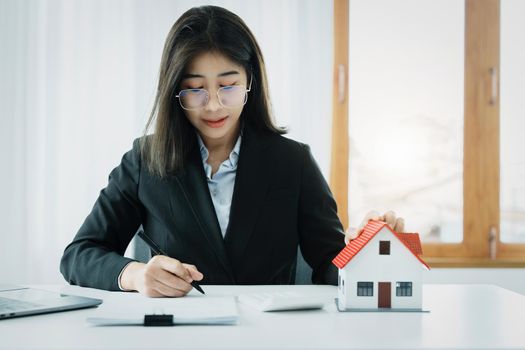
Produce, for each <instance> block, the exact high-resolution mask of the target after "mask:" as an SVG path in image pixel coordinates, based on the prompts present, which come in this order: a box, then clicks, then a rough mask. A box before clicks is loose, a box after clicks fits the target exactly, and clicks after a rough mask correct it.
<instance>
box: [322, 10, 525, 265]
mask: <svg viewBox="0 0 525 350" xmlns="http://www.w3.org/2000/svg"><path fill="white" fill-rule="evenodd" d="M349 10H350V8H349V0H334V67H333V69H334V74H333V77H334V78H333V98H332V101H333V118H332V152H331V154H332V159H331V169H330V170H331V171H330V186H331V188H332V191H333V192H334V196H335V199H336V202H337V204H338V207H339V211H338V212H339V217H340V219H341V222H342V223H343V225H344V227H348V164H349V145H348V139H349V138H348V102H349V101H348V96H347V95H348V94H347V93H346V91H347V89H348V79H347V77H348V50H349V45H350V43H349V33H348V30H349ZM499 71H500V0H484V1H478V0H465V72H464V74H465V91H464V99H465V103H464V105H465V110H464V146H463V148H464V159H463V203H464V205H463V240H462V241H461V242H460V243H424V242H423V243H422V246H423V253H424V255H423V259H425V261H426V262H427V263H428V264H429V265H430V266H431V267H525V244H524V243H504V242H501V241H500V238H499V230H500V227H499V226H500V205H499V199H500V198H499V196H500V182H499V181H500V159H499V158H500V156H499V154H500V153H499V152H500V129H499V118H500V115H499V112H500V109H499V107H500V105H499V103H500V101H499V96H497V95H496V98H495V99H494V98H493V97H492V86H493V79H494V77H493V75H494V72H495V73H496V74H495V79H497V80H496V91H499V77H498V72H499ZM393 209H395V208H393ZM491 242H493V243H492V244H491ZM494 242H495V243H494Z"/></svg>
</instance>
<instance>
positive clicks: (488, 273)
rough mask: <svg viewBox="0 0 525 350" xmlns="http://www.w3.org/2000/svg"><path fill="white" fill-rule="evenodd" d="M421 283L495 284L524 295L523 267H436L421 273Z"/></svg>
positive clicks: (524, 273)
mask: <svg viewBox="0 0 525 350" xmlns="http://www.w3.org/2000/svg"><path fill="white" fill-rule="evenodd" d="M423 284H495V285H498V286H500V287H503V288H506V289H509V290H512V291H515V292H517V293H521V294H523V295H525V269H524V268H490V269H489V268H450V269H449V268H436V269H431V270H430V271H428V272H425V273H424V274H423Z"/></svg>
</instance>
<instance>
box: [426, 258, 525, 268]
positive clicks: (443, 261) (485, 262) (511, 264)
mask: <svg viewBox="0 0 525 350" xmlns="http://www.w3.org/2000/svg"><path fill="white" fill-rule="evenodd" d="M423 259H424V260H425V262H426V263H427V264H428V265H429V266H430V268H443V267H450V268H462V267H473V268H501V267H505V268H525V257H523V258H501V259H487V258H436V257H423Z"/></svg>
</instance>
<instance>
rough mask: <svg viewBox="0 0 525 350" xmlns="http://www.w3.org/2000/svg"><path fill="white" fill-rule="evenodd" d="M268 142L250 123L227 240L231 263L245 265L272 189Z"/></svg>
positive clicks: (245, 137)
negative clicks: (243, 262)
mask: <svg viewBox="0 0 525 350" xmlns="http://www.w3.org/2000/svg"><path fill="white" fill-rule="evenodd" d="M265 141H266V140H265V139H264V138H263V135H260V134H259V133H257V131H256V130H254V129H253V127H251V126H250V125H249V124H248V123H247V125H246V127H245V129H244V133H243V137H242V143H241V151H240V154H239V163H238V165H237V174H236V176H235V187H234V191H233V198H232V205H231V209H230V221H229V224H228V229H227V231H226V236H225V239H224V241H225V244H226V250H227V252H228V254H229V256H230V261H232V262H235V263H242V262H241V260H242V258H243V257H244V252H245V249H246V246H247V245H248V243H249V241H250V237H251V235H252V233H253V230H254V226H255V223H256V221H257V216H258V214H259V213H260V211H261V206H262V204H263V202H264V197H265V195H266V191H267V189H268V176H267V175H266V173H267V171H268V168H267V167H268V161H265V159H264V156H265V154H264V150H265V148H266V142H265Z"/></svg>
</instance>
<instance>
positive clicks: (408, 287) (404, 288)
mask: <svg viewBox="0 0 525 350" xmlns="http://www.w3.org/2000/svg"><path fill="white" fill-rule="evenodd" d="M396 296H398V297H411V296H412V282H397V283H396Z"/></svg>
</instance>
